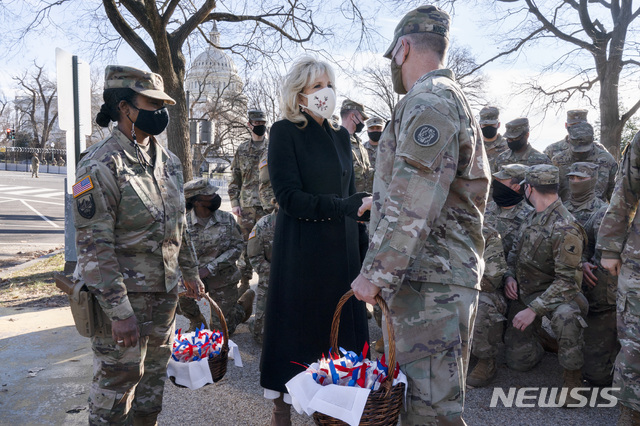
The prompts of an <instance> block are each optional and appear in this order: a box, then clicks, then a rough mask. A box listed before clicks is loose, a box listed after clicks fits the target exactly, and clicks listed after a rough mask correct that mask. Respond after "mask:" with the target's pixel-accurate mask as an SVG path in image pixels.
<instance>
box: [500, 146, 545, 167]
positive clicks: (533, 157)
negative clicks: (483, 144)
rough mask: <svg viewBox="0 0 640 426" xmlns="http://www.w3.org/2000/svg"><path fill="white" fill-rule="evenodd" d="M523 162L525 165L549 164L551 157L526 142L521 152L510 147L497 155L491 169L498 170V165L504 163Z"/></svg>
mask: <svg viewBox="0 0 640 426" xmlns="http://www.w3.org/2000/svg"><path fill="white" fill-rule="evenodd" d="M516 163H517V164H524V165H525V166H533V165H536V164H551V159H549V157H547V156H546V155H544V154H543V153H541V152H540V151H538V150H536V149H535V148H534V147H533V146H531V144H530V143H529V144H527V149H525V151H524V152H523V153H522V154H516V153H515V152H513V151H511V150H510V149H509V150H507V151H505V152H503V153H502V154H500V155H498V157H497V158H496V161H495V169H491V170H492V171H493V170H495V171H498V170H500V167H501V166H503V165H505V164H516Z"/></svg>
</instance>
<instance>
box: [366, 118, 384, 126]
mask: <svg viewBox="0 0 640 426" xmlns="http://www.w3.org/2000/svg"><path fill="white" fill-rule="evenodd" d="M365 124H366V125H367V127H372V126H384V120H383V119H382V118H380V117H371V118H370V119H368V120H367V122H366V123H365Z"/></svg>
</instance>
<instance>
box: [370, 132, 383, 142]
mask: <svg viewBox="0 0 640 426" xmlns="http://www.w3.org/2000/svg"><path fill="white" fill-rule="evenodd" d="M367 135H369V140H372V141H374V142H378V141H379V140H380V136H382V132H367Z"/></svg>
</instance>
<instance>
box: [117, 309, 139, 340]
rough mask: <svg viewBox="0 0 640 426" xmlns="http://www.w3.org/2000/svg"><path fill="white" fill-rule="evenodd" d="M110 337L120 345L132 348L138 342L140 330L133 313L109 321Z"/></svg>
mask: <svg viewBox="0 0 640 426" xmlns="http://www.w3.org/2000/svg"><path fill="white" fill-rule="evenodd" d="M111 337H112V338H113V340H114V341H115V342H116V344H118V345H120V346H124V347H125V348H132V347H134V346H135V345H137V344H138V339H139V338H140V330H139V329H138V320H137V319H136V316H135V315H131V316H130V317H129V318H127V319H123V320H119V321H111Z"/></svg>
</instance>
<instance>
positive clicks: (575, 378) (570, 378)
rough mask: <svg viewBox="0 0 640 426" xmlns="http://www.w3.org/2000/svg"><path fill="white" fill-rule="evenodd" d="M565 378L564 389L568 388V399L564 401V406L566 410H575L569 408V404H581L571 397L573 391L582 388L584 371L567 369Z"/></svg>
mask: <svg viewBox="0 0 640 426" xmlns="http://www.w3.org/2000/svg"><path fill="white" fill-rule="evenodd" d="M563 378H564V381H563V383H562V387H563V388H567V397H566V398H565V400H564V405H563V406H564V407H565V408H574V407H569V404H579V403H580V401H579V400H577V399H575V398H573V397H572V396H571V390H572V389H573V388H581V387H582V370H580V369H578V370H567V369H566V368H565V370H564V374H563Z"/></svg>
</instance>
